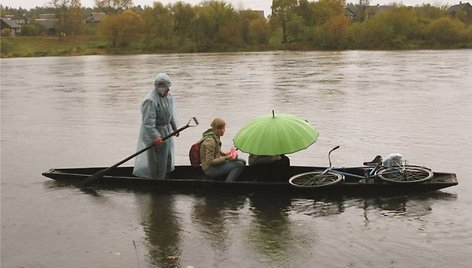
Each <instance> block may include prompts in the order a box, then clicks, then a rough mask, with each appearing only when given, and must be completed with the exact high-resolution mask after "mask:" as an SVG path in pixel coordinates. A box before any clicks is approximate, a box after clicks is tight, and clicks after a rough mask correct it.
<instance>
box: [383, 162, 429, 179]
mask: <svg viewBox="0 0 472 268" xmlns="http://www.w3.org/2000/svg"><path fill="white" fill-rule="evenodd" d="M377 175H378V177H379V178H380V179H382V180H384V181H388V182H392V183H419V182H425V181H428V180H429V179H431V178H432V177H433V172H432V171H431V169H429V168H427V167H423V166H414V165H406V166H403V167H385V168H382V169H380V170H379V171H378V172H377Z"/></svg>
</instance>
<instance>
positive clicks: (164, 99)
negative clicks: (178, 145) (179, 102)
mask: <svg viewBox="0 0 472 268" xmlns="http://www.w3.org/2000/svg"><path fill="white" fill-rule="evenodd" d="M170 86H171V82H170V78H169V76H168V75H167V74H165V73H159V74H158V75H156V79H155V81H154V90H153V91H151V92H150V93H148V94H147V95H146V97H145V98H144V101H143V102H142V103H141V114H142V121H141V128H140V130H139V140H138V150H141V149H143V148H145V147H147V146H149V145H150V144H152V143H155V146H154V147H152V148H150V149H149V150H147V151H146V152H144V153H142V154H140V155H138V156H137V157H136V161H135V163H134V169H133V175H135V176H139V177H150V178H156V179H161V180H162V179H165V177H166V174H167V173H169V172H171V171H173V170H174V141H173V139H172V137H171V138H169V139H167V140H165V141H163V140H162V139H163V138H164V137H165V136H167V135H169V134H170V133H172V132H173V131H176V130H177V123H176V118H175V103H174V98H173V97H172V94H171V93H170V92H169V90H170ZM175 136H176V137H178V136H179V134H176V135H175Z"/></svg>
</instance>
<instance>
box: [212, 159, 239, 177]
mask: <svg viewBox="0 0 472 268" xmlns="http://www.w3.org/2000/svg"><path fill="white" fill-rule="evenodd" d="M245 166H246V161H245V160H244V159H238V160H235V161H230V160H226V161H225V162H224V163H223V164H221V165H218V166H214V167H210V168H209V169H207V170H206V171H205V175H207V176H209V177H212V178H216V177H220V176H223V175H226V174H227V176H226V181H235V180H236V179H237V178H238V176H239V175H240V174H241V172H243V169H244V167H245Z"/></svg>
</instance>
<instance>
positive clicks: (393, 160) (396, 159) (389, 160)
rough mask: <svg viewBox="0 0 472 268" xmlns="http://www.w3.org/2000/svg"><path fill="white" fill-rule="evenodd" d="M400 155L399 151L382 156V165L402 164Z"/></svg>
mask: <svg viewBox="0 0 472 268" xmlns="http://www.w3.org/2000/svg"><path fill="white" fill-rule="evenodd" d="M402 157H403V156H402V155H401V154H399V153H394V154H389V155H387V156H386V157H384V159H383V162H382V165H383V166H384V167H398V166H401V165H402Z"/></svg>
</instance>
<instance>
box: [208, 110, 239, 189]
mask: <svg viewBox="0 0 472 268" xmlns="http://www.w3.org/2000/svg"><path fill="white" fill-rule="evenodd" d="M225 127H226V123H225V121H224V120H223V119H221V118H215V119H214V120H213V121H212V122H211V128H210V129H208V130H207V131H205V132H203V137H204V140H203V142H202V143H201V145H200V160H201V166H202V170H203V172H204V173H205V175H207V176H208V177H212V178H216V177H220V176H224V175H226V181H227V182H230V181H235V180H236V179H237V178H238V177H239V175H240V174H241V172H242V171H243V170H244V167H245V166H246V161H244V159H238V158H237V157H236V158H235V159H234V158H232V157H231V156H229V155H227V154H225V153H223V152H222V151H221V140H220V137H221V136H223V135H224V134H225Z"/></svg>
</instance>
